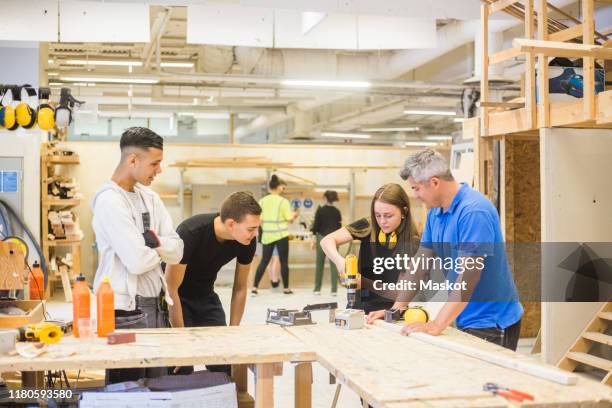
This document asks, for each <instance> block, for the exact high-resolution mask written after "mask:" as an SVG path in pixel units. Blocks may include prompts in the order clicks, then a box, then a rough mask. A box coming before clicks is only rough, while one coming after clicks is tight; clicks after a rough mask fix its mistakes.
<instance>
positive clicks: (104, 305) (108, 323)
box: [96, 276, 115, 337]
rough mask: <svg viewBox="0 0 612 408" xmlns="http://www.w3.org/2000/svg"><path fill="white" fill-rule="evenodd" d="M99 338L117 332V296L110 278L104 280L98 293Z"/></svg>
mask: <svg viewBox="0 0 612 408" xmlns="http://www.w3.org/2000/svg"><path fill="white" fill-rule="evenodd" d="M96 298H97V299H96V300H97V303H96V304H97V314H98V315H97V318H98V337H106V336H107V335H108V333H112V332H114V331H115V294H114V293H113V288H112V287H111V285H110V279H109V278H108V276H105V277H104V278H102V283H101V284H100V287H99V288H98V293H96Z"/></svg>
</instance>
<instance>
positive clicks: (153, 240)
mask: <svg viewBox="0 0 612 408" xmlns="http://www.w3.org/2000/svg"><path fill="white" fill-rule="evenodd" d="M142 236H143V237H144V240H145V245H146V246H148V247H149V248H151V249H155V248H158V247H159V246H160V245H161V243H160V242H159V237H158V236H157V234H156V233H155V232H154V231H153V230H150V229H148V230H146V231H145V232H144V233H143V234H142Z"/></svg>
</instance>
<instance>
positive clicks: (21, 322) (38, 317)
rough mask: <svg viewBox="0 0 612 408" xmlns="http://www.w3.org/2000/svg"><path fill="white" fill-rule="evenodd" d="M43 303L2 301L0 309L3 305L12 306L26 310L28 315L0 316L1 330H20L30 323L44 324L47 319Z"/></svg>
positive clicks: (38, 301)
mask: <svg viewBox="0 0 612 408" xmlns="http://www.w3.org/2000/svg"><path fill="white" fill-rule="evenodd" d="M42 302H44V300H43V301H40V300H12V301H11V300H1V301H0V309H1V308H2V306H3V305H6V304H12V305H15V306H16V307H18V308H20V309H22V310H25V311H26V312H27V314H25V315H23V316H7V315H0V328H2V329H18V328H20V327H23V326H26V325H28V324H30V323H38V322H42V321H43V320H44V319H45V316H44V313H43V306H42Z"/></svg>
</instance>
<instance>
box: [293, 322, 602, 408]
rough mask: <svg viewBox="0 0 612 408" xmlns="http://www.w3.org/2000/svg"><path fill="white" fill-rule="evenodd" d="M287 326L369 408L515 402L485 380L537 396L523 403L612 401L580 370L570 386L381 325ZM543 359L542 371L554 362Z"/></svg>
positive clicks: (450, 332)
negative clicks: (352, 327) (494, 390)
mask: <svg viewBox="0 0 612 408" xmlns="http://www.w3.org/2000/svg"><path fill="white" fill-rule="evenodd" d="M286 330H287V331H288V332H290V333H291V334H293V335H294V336H295V337H296V338H298V339H299V340H301V341H302V342H303V343H304V345H305V346H307V347H312V348H314V349H316V352H317V361H318V362H319V363H320V364H321V365H323V366H324V367H325V368H326V369H327V370H328V371H329V372H330V373H331V374H332V375H334V376H335V377H336V378H337V379H338V381H339V383H341V384H343V385H344V386H345V387H348V388H350V389H351V390H353V391H354V392H356V393H357V394H358V395H359V396H360V397H361V398H363V400H365V401H367V402H368V403H369V404H370V405H372V406H374V407H375V408H420V407H444V408H446V407H507V406H519V404H511V403H509V402H508V401H507V400H505V399H504V398H502V397H498V396H493V395H492V393H491V392H485V391H483V390H482V388H483V384H484V383H487V382H494V383H498V384H500V385H504V386H507V387H510V388H514V389H518V390H521V391H524V392H527V393H529V394H531V395H533V396H534V397H535V401H533V402H530V403H529V404H527V403H524V404H523V405H525V406H538V407H550V406H555V407H556V406H560V405H563V406H568V407H570V406H571V407H577V406H580V407H586V406H588V407H610V406H611V404H612V388H611V387H607V386H604V385H602V384H600V383H597V382H595V381H592V380H589V379H585V378H582V377H580V376H578V383H577V384H575V385H561V384H556V383H554V382H552V381H548V380H544V379H541V378H538V377H535V376H532V375H529V374H525V373H521V372H518V371H515V370H512V369H509V368H504V367H500V366H498V365H494V364H491V363H488V362H486V361H482V360H479V359H476V358H474V357H470V356H468V355H465V354H460V353H457V352H454V351H450V350H446V349H443V348H440V347H437V346H434V345H432V344H427V343H424V342H423V341H420V340H416V339H414V338H410V337H405V336H401V335H400V334H398V333H395V332H392V331H389V330H387V329H385V328H381V327H375V326H369V325H366V327H365V329H361V330H342V329H338V328H335V327H334V326H332V325H320V324H317V325H311V326H299V327H298V326H296V327H290V328H287V329H286ZM439 338H446V339H449V340H452V341H453V342H454V343H457V344H461V345H465V346H468V347H470V346H472V347H477V348H479V349H482V350H487V351H491V352H495V353H499V354H503V355H506V356H508V357H509V358H515V359H518V360H527V361H528V362H529V363H532V362H533V363H534V364H536V365H538V363H537V362H535V361H534V360H532V359H531V358H529V357H527V356H522V355H518V354H517V353H515V352H513V351H510V350H508V349H504V348H503V347H500V346H497V345H495V344H492V343H488V342H486V341H484V340H481V339H479V338H477V337H474V336H471V335H469V334H466V333H463V332H461V331H459V330H457V329H453V328H448V329H446V331H445V332H444V333H443V334H442V335H441V336H439ZM321 339H325V341H321ZM541 365H542V367H544V368H545V369H546V370H549V369H551V368H552V367H551V366H549V365H544V364H541ZM345 392H346V391H345Z"/></svg>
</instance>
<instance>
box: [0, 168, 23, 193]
mask: <svg viewBox="0 0 612 408" xmlns="http://www.w3.org/2000/svg"><path fill="white" fill-rule="evenodd" d="M18 179H19V177H18V172H16V171H0V193H17V192H18V191H19V187H18V186H19V183H18V182H17V181H18Z"/></svg>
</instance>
